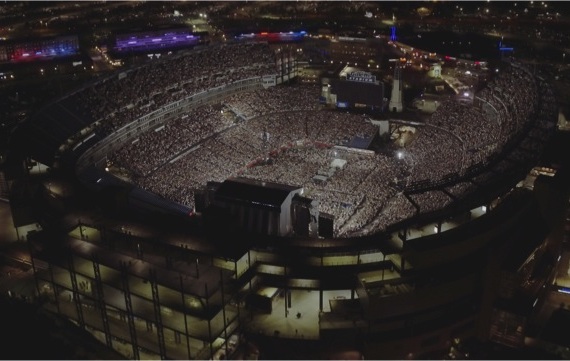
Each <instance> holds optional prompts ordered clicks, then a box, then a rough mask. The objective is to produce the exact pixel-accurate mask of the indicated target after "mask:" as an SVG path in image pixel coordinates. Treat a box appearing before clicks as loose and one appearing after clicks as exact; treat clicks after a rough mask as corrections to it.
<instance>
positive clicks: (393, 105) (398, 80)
mask: <svg viewBox="0 0 570 361" xmlns="http://www.w3.org/2000/svg"><path fill="white" fill-rule="evenodd" d="M388 106H389V107H390V111H392V112H401V111H402V110H403V108H404V106H403V105H402V74H401V71H400V66H399V65H398V63H397V62H396V63H394V82H393V85H392V96H391V97H390V104H389V105H388Z"/></svg>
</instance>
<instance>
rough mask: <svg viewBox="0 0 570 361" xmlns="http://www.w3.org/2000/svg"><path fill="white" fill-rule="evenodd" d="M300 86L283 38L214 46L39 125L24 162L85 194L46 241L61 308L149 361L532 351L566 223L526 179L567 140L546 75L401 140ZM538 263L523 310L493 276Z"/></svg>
mask: <svg viewBox="0 0 570 361" xmlns="http://www.w3.org/2000/svg"><path fill="white" fill-rule="evenodd" d="M297 71H298V69H297V64H296V62H295V59H294V56H293V54H291V53H287V52H285V50H281V49H277V50H275V48H272V47H270V46H269V45H268V44H267V43H263V42H255V43H250V42H236V43H227V44H223V45H210V46H199V47H197V48H196V49H193V50H191V51H183V52H181V53H178V54H174V55H171V56H165V57H161V58H160V59H157V60H156V59H155V60H152V61H149V62H148V63H146V64H144V65H142V66H138V67H135V68H131V69H127V70H124V69H120V70H119V71H117V72H116V73H115V74H113V75H111V76H107V77H105V78H102V79H98V80H96V81H94V82H92V83H90V84H86V85H85V86H84V87H82V88H81V89H77V90H76V91H74V92H73V93H71V94H68V95H66V96H65V97H63V98H62V99H58V100H57V101H54V102H53V103H51V104H49V105H47V106H46V107H44V109H43V110H42V111H41V112H39V113H38V114H36V115H35V116H33V117H32V118H31V119H30V120H29V121H28V122H27V123H25V124H23V125H22V126H21V127H19V129H18V131H17V134H16V135H15V137H14V139H16V140H15V141H14V144H13V146H12V153H11V154H10V156H11V157H10V159H12V161H13V162H14V159H17V160H21V164H22V167H25V165H29V164H30V162H32V161H33V162H39V163H41V164H43V165H46V166H48V167H49V168H50V169H51V171H52V172H53V173H54V174H61V175H62V178H65V179H67V182H70V183H73V184H74V186H73V187H70V186H69V187H70V188H73V190H74V191H73V192H67V193H66V192H63V191H58V187H57V186H53V189H52V185H51V184H50V186H49V187H47V186H46V187H45V188H44V189H43V194H44V198H43V200H44V204H45V206H46V208H45V209H44V210H43V212H42V213H41V214H39V215H38V219H37V220H33V221H34V222H36V221H37V222H39V223H41V225H42V228H43V231H41V232H34V233H33V234H28V242H29V244H30V249H31V254H32V257H33V266H34V272H35V275H36V280H37V282H36V285H37V293H38V295H41V296H42V297H45V298H46V300H47V301H46V303H45V306H44V307H46V308H47V309H50V310H52V311H53V312H55V313H58V314H61V315H63V316H65V317H66V318H68V319H70V320H72V321H73V322H75V323H76V324H77V325H78V326H79V327H81V328H83V329H86V330H88V331H89V332H91V333H92V334H93V335H94V336H95V337H97V338H98V339H100V340H101V342H102V343H104V344H106V345H107V346H108V347H113V348H115V349H116V350H118V351H119V352H121V353H122V354H123V355H125V357H127V358H134V359H141V358H144V359H154V358H156V359H158V358H160V359H165V358H170V359H224V358H235V357H254V356H252V355H253V354H254V352H253V351H251V350H250V348H248V347H249V346H250V345H251V344H258V345H259V344H269V345H281V346H283V345H293V344H294V345H299V344H306V345H308V346H306V347H307V348H306V350H313V349H319V347H320V346H319V345H329V344H331V343H334V344H336V345H337V347H338V350H345V351H346V350H356V351H357V352H359V353H360V354H361V355H363V356H364V357H366V358H373V359H374V358H376V359H379V358H381V359H391V358H396V359H402V358H418V357H419V358H421V357H422V355H425V354H429V353H430V352H434V351H436V350H443V349H446V348H449V346H450V340H454V339H458V338H470V337H477V338H479V339H496V340H501V342H503V343H505V344H510V345H521V344H522V343H523V337H522V336H521V335H522V334H523V332H521V330H520V329H517V328H516V327H514V328H512V327H510V328H508V330H507V331H505V330H504V329H505V328H504V327H501V325H502V324H503V323H504V322H506V321H505V319H510V320H512V319H514V318H515V316H513V315H521V314H525V315H526V313H525V312H526V311H528V310H529V309H532V307H534V305H533V302H534V301H535V299H537V297H538V295H539V294H540V292H541V289H542V285H544V284H545V283H546V282H548V276H545V277H543V278H536V277H534V276H532V275H534V274H535V273H536V272H533V270H535V267H537V264H540V265H542V266H544V263H543V262H540V261H539V260H542V259H543V256H544V257H546V256H548V255H549V254H550V253H549V248H548V246H545V245H544V244H543V240H544V239H545V238H546V236H547V235H548V234H549V232H550V225H549V224H548V222H546V221H545V220H544V217H543V215H542V214H540V212H539V211H537V208H539V207H538V206H537V204H538V203H539V200H537V197H536V196H535V190H533V189H532V188H533V187H532V186H528V182H527V181H526V180H527V178H528V175H529V173H531V172H532V170H533V169H534V167H536V166H537V165H539V163H540V157H541V154H542V152H543V151H544V148H545V146H546V144H547V142H548V141H549V139H550V138H551V136H552V135H553V133H554V131H555V130H556V120H557V107H556V102H555V98H554V95H553V91H552V89H551V87H550V86H549V84H548V83H547V82H546V81H545V79H544V78H542V77H541V76H540V75H538V74H535V73H534V72H533V71H531V70H530V69H528V68H527V67H525V66H524V65H522V64H518V63H516V62H514V61H511V62H504V63H501V65H500V67H497V68H496V69H493V71H494V73H493V74H492V76H491V80H490V81H489V82H488V83H486V84H484V86H482V87H481V89H480V90H478V91H477V92H476V93H475V95H474V96H473V98H472V99H470V100H469V101H465V100H464V99H462V101H456V100H454V99H450V100H448V101H445V102H443V103H442V104H441V105H440V106H439V107H438V108H437V110H436V111H435V112H433V113H432V114H431V115H430V116H429V117H427V118H426V119H425V121H422V122H417V121H405V120H401V119H400V120H398V121H397V122H394V123H393V124H391V126H392V125H393V127H392V129H398V130H400V131H401V133H400V136H399V137H398V139H397V140H398V142H396V141H392V140H394V139H391V140H389V141H386V140H385V139H384V140H382V139H381V135H380V133H379V127H378V126H377V125H376V123H375V121H374V119H372V118H371V117H370V116H368V115H366V114H362V112H359V113H358V114H356V113H351V112H349V111H346V110H336V109H329V108H326V107H324V106H323V105H322V104H321V103H320V102H319V96H320V94H321V88H320V87H319V86H305V85H299V84H296V83H295V81H294V80H295V77H296V73H297ZM75 181H77V183H74V182H75ZM537 182H538V181H537ZM54 183H55V182H54ZM62 184H63V183H62ZM65 187H68V186H62V188H61V189H63V188H65ZM535 188H539V184H538V185H536V186H535ZM79 190H81V192H82V193H85V194H88V196H83V195H79ZM70 193H72V195H70ZM82 197H89V198H87V199H89V202H92V203H90V205H91V206H92V207H89V206H86V205H85V203H81V205H80V206H78V204H79V202H78V201H77V199H85V198H82ZM14 207H17V206H16V205H15V206H14ZM17 213H18V212H15V214H17ZM15 218H16V217H15ZM21 222H22V223H26V221H24V220H22V221H21ZM29 222H30V223H31V222H32V220H30V221H29ZM514 244H516V245H517V246H516V247H513V245H514ZM513 258H514V259H515V260H514V261H513ZM529 259H530V261H529ZM507 260H508V262H507ZM547 263H548V262H547ZM521 264H524V265H525V267H524V272H523V273H522V276H520V277H522V281H521V285H522V284H524V287H522V286H521V289H522V291H521V292H515V293H516V295H517V307H514V306H513V307H511V306H508V304H509V303H508V302H506V301H505V300H508V299H510V298H512V297H513V296H512V295H513V294H512V293H511V294H510V295H505V292H502V291H501V290H503V287H502V286H500V285H499V283H500V281H495V282H491V281H490V280H492V279H495V278H496V275H498V274H505V273H506V274H512V273H513V272H514V273H517V272H519V266H520V265H521ZM518 274H519V275H520V274H521V273H520V272H519V273H518ZM513 292H514V291H513ZM535 303H536V302H535ZM521 304H522V305H523V306H520V305H521ZM506 305H507V306H506ZM523 311H524V312H523ZM295 314H296V317H295V316H294V315H295ZM497 315H498V316H497ZM295 322H296V323H295ZM511 324H512V322H511ZM516 324H517V325H522V327H524V325H525V320H524V319H522V320H520V319H517V323H516ZM513 330H514V331H513ZM246 346H248V347H246ZM275 348H276V349H277V348H278V346H275ZM244 349H245V351H244ZM269 349H270V348H268V349H263V347H262V351H261V353H262V356H265V358H276V356H275V354H271V351H269ZM248 350H249V351H248ZM307 352H309V351H307ZM306 355H307V354H305V355H304V356H303V355H297V356H300V357H301V358H303V357H314V356H315V354H311V353H308V355H310V356H306ZM320 356H322V355H320ZM289 357H291V356H289Z"/></svg>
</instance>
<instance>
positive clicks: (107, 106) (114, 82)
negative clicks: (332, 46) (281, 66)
mask: <svg viewBox="0 0 570 361" xmlns="http://www.w3.org/2000/svg"><path fill="white" fill-rule="evenodd" d="M277 73H278V71H277V67H276V65H275V55H274V53H273V51H272V50H271V49H270V48H269V46H268V45H267V44H263V43H237V44H221V45H216V46H210V47H206V48H204V49H200V50H195V51H192V52H189V53H185V54H179V55H172V56H164V57H161V58H160V59H156V60H152V61H150V62H148V63H146V64H144V65H142V66H139V67H137V68H134V69H131V70H127V71H124V72H120V73H118V74H115V75H114V76H112V77H109V78H105V79H103V80H100V81H98V82H97V83H95V84H93V85H92V86H89V87H85V88H84V89H82V90H80V91H77V92H75V93H74V94H72V95H70V96H69V97H68V98H67V99H64V100H63V101H62V102H61V104H64V105H65V106H66V107H67V108H68V110H69V111H70V112H71V113H73V114H77V115H79V116H80V117H81V118H83V119H87V120H88V121H87V122H88V123H96V124H98V125H99V128H98V132H99V133H101V134H102V135H107V134H109V133H111V132H113V131H115V130H117V129H118V128H121V127H122V126H124V125H126V124H128V123H130V122H132V121H134V120H136V119H138V118H139V117H141V116H143V115H145V114H148V113H150V112H152V111H153V110H156V109H159V108H161V107H163V106H164V105H166V104H169V103H172V102H174V101H177V100H181V99H184V98H186V97H188V96H191V95H193V94H197V93H199V92H202V91H207V90H208V89H212V88H216V87H219V86H222V85H226V84H229V83H232V82H234V81H236V80H241V79H247V78H252V77H261V76H264V75H275V74H277Z"/></svg>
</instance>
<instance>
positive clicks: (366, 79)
mask: <svg viewBox="0 0 570 361" xmlns="http://www.w3.org/2000/svg"><path fill="white" fill-rule="evenodd" d="M346 80H349V81H357V82H360V83H375V82H376V76H374V75H372V74H370V73H368V72H365V71H355V72H352V73H350V74H348V75H347V76H346Z"/></svg>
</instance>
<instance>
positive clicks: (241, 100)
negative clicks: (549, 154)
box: [96, 49, 546, 237]
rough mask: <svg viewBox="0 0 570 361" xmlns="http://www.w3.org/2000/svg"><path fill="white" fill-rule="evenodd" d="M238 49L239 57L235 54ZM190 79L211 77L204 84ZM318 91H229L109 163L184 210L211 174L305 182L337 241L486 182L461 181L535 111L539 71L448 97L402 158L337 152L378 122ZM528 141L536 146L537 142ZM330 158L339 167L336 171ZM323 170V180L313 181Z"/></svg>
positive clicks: (507, 74)
mask: <svg viewBox="0 0 570 361" xmlns="http://www.w3.org/2000/svg"><path fill="white" fill-rule="evenodd" d="M250 50H251V51H254V49H250ZM220 51H221V50H220ZM260 51H261V50H260ZM213 54H216V53H215V52H214V53H213ZM240 54H241V55H240ZM240 56H243V57H244V58H243V59H241V60H240ZM200 59H201V58H200ZM246 59H248V60H249V59H255V58H254V57H251V54H248V56H245V54H242V53H239V52H238V53H237V54H235V56H234V57H226V58H222V60H220V61H221V62H222V63H224V64H225V65H226V66H227V67H231V64H226V63H233V62H237V61H245V60H246ZM195 60H196V59H195ZM266 60H267V59H265V60H264V61H266ZM217 62H218V61H217V60H214V58H211V59H210V61H204V60H201V63H202V64H203V66H202V65H201V66H200V68H204V69H207V70H205V71H203V72H202V71H201V70H200V74H196V72H197V71H198V70H192V71H190V74H191V75H189V76H188V77H182V78H181V77H180V76H178V77H176V79H177V81H173V80H172V79H170V80H168V81H167V80H164V79H162V78H161V77H160V76H153V77H152V79H153V80H152V82H151V83H152V84H154V85H156V88H159V89H160V88H161V87H162V89H168V87H169V86H170V87H172V84H173V83H174V84H178V87H177V88H175V89H178V90H176V91H175V92H174V93H172V94H175V93H176V92H177V91H180V90H179V89H185V88H184V87H185V85H186V84H189V83H190V84H196V83H199V84H201V86H203V87H202V88H200V86H197V87H195V88H192V89H194V90H192V91H196V89H206V88H207V87H209V86H211V85H212V84H217V82H216V81H215V80H214V81H212V79H218V77H219V76H221V75H220V73H216V71H217V69H218V67H217V65H211V64H214V63H216V64H217ZM262 63H263V62H262ZM263 64H267V62H266V63H263ZM210 65H211V67H210ZM177 66H181V67H182V68H180V70H182V69H183V68H184V66H183V65H180V64H178V65H177ZM212 74H217V75H212ZM129 77H130V80H129V82H130V83H129V84H135V85H133V86H135V87H136V84H137V82H136V79H138V77H137V76H134V75H129V76H128V77H127V78H129ZM193 77H194V78H193ZM196 77H198V79H206V81H205V82H204V84H202V80H196ZM222 77H223V76H222ZM192 78H193V79H192ZM181 79H186V80H184V81H186V83H183V81H181ZM226 80H227V79H225V78H224V80H223V81H226ZM157 84H158V85H157ZM180 84H182V88H180ZM121 85H124V84H121ZM101 86H103V85H101ZM114 86H116V87H117V88H113V87H111V88H109V89H107V91H108V92H111V91H117V92H119V96H118V97H116V99H112V100H109V101H107V102H106V103H104V107H107V106H110V107H111V108H105V109H117V108H119V107H120V104H119V103H120V101H119V100H117V99H121V98H122V96H121V95H120V94H125V93H121V92H122V90H121V89H122V88H121V86H119V84H118V83H117V84H115V85H114ZM151 88H153V89H154V88H155V86H151ZM108 92H104V93H103V94H110V93H108ZM157 94H160V95H161V96H162V95H163V94H164V93H163V92H161V93H157ZM184 94H186V95H187V94H190V93H189V92H186V91H185V92H184ZM318 95H319V88H318V87H311V86H291V85H287V86H285V85H284V86H276V87H270V88H268V89H259V90H255V91H247V92H242V93H239V94H236V95H233V96H229V97H227V98H225V99H224V100H223V101H222V103H221V104H217V105H216V106H214V105H205V106H200V107H197V108H194V109H191V110H188V111H187V113H186V114H184V115H183V116H181V117H180V118H178V119H175V120H173V121H170V122H167V123H166V124H165V125H164V127H161V128H160V129H155V130H154V131H149V132H147V133H145V134H143V135H141V136H140V137H139V138H138V139H137V140H136V141H134V142H133V143H132V144H128V145H126V146H124V147H123V148H122V149H120V150H119V151H117V152H116V153H115V154H113V155H112V157H111V160H112V162H113V163H115V164H116V165H117V166H119V167H121V168H125V169H128V170H129V171H130V173H131V177H132V179H133V181H134V182H135V183H136V184H138V185H140V186H142V187H143V188H146V189H149V190H151V191H153V192H155V193H157V194H159V195H161V196H163V197H166V198H169V199H172V200H174V201H176V202H179V203H181V204H184V205H187V206H189V207H193V206H194V192H195V191H196V190H197V189H200V188H203V187H204V186H205V185H206V183H207V182H208V181H217V182H223V181H224V180H225V179H227V178H230V177H233V176H238V175H239V176H243V177H249V178H254V179H259V180H267V181H273V182H280V183H286V184H290V185H295V186H301V187H303V188H304V189H305V195H306V196H307V197H310V198H312V199H314V200H316V201H317V202H318V207H319V211H321V212H326V213H329V214H332V215H334V217H335V221H334V234H335V236H338V237H347V236H355V235H361V234H367V233H371V232H376V231H381V230H383V229H385V228H386V227H387V226H389V225H391V224H394V223H395V222H399V221H402V220H404V219H407V218H409V217H411V216H413V215H415V214H417V213H427V212H431V211H435V210H437V209H440V208H441V207H444V206H446V205H448V204H450V203H451V202H452V201H453V198H462V197H463V196H464V195H465V194H466V193H468V192H469V191H471V190H472V189H473V188H474V187H476V184H477V183H479V182H482V183H484V182H486V181H488V180H489V179H490V178H491V177H492V173H491V172H483V173H482V174H480V175H478V176H477V177H475V178H473V181H461V177H462V176H465V175H466V174H467V173H468V171H469V169H471V168H470V167H471V166H474V165H479V164H485V163H486V162H488V160H489V158H490V157H491V156H492V155H493V154H494V152H496V151H498V150H501V149H502V148H503V147H504V145H505V144H506V143H507V142H508V141H509V140H510V139H512V138H513V137H514V136H515V135H517V134H518V133H519V132H521V131H522V130H523V129H524V128H525V126H526V125H527V124H528V123H529V122H530V120H531V119H533V117H534V116H535V112H536V110H537V109H538V107H537V105H538V102H539V99H538V98H539V95H538V92H537V85H536V83H535V79H534V77H533V76H531V75H530V73H528V72H526V71H525V70H522V69H519V68H518V67H513V66H509V67H507V68H506V69H504V70H503V71H502V72H501V73H500V74H499V75H498V76H497V77H496V78H495V80H494V82H493V83H491V84H489V85H488V86H487V87H486V88H485V89H484V90H483V91H482V92H481V93H480V94H478V95H477V96H478V97H479V99H478V102H476V103H475V104H474V105H469V104H465V103H459V102H454V101H449V102H445V103H443V104H442V105H441V106H440V107H439V108H438V109H437V111H436V112H434V113H433V114H432V116H431V117H430V119H429V120H428V121H427V122H426V123H425V125H423V126H421V127H420V129H419V131H418V132H417V133H418V134H417V136H416V137H415V138H414V140H413V141H412V142H411V143H410V144H409V145H408V146H406V148H405V149H404V150H403V152H402V154H403V155H401V156H388V155H385V154H381V153H372V152H370V153H367V152H351V151H347V150H345V149H343V148H338V147H335V146H337V145H342V144H346V143H347V140H349V139H351V138H352V137H356V136H359V137H365V138H366V137H374V136H375V134H376V133H377V132H378V128H377V127H376V126H374V125H373V124H372V123H371V122H370V121H369V120H368V119H367V117H366V116H363V115H356V114H350V113H346V112H341V111H331V110H325V109H321V106H320V105H319V103H318ZM139 96H140V97H142V98H143V99H146V100H144V102H146V101H153V100H155V99H156V98H152V99H149V98H148V97H147V98H144V95H143V94H142V93H135V94H134V95H133V97H132V99H139V98H137V97H139ZM139 100H140V99H139ZM170 100H172V98H170ZM160 103H161V104H164V103H165V101H161V102H160ZM109 104H111V105H109ZM121 104H124V102H123V103H121ZM220 109H221V110H220ZM104 114H106V112H105V111H103V112H101V114H98V115H96V116H101V117H102V116H104ZM545 117H546V115H545ZM116 126H118V125H114V127H115V128H116ZM534 132H535V133H536V135H537V137H538V138H540V137H541V136H544V135H545V132H541V128H540V127H538V128H536V129H535V130H534ZM528 145H529V147H533V146H536V147H539V146H540V142H530V143H528ZM513 154H514V155H513V158H514V159H517V157H519V156H520V157H521V159H520V160H521V161H523V160H524V159H523V158H524V155H521V154H518V155H517V154H516V153H513ZM335 159H342V160H345V161H346V163H344V165H343V166H341V167H333V165H332V164H333V160H335ZM512 165H513V162H512V161H507V160H504V161H502V162H498V163H497V165H496V168H495V170H494V171H495V172H497V171H499V172H500V171H505V172H506V171H509V167H510V166H512ZM318 174H327V176H326V177H325V179H324V180H323V179H322V178H320V179H316V177H315V176H316V175H318ZM446 177H447V178H446ZM449 177H455V178H457V179H458V181H457V182H455V183H454V184H450V185H448V186H447V188H446V190H447V191H448V192H449V194H450V195H451V196H450V195H448V194H447V193H445V192H442V191H439V190H429V191H425V192H413V194H406V190H407V189H408V187H409V186H410V184H418V183H419V182H428V183H434V184H436V183H438V182H439V181H441V180H442V179H448V178H449Z"/></svg>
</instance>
